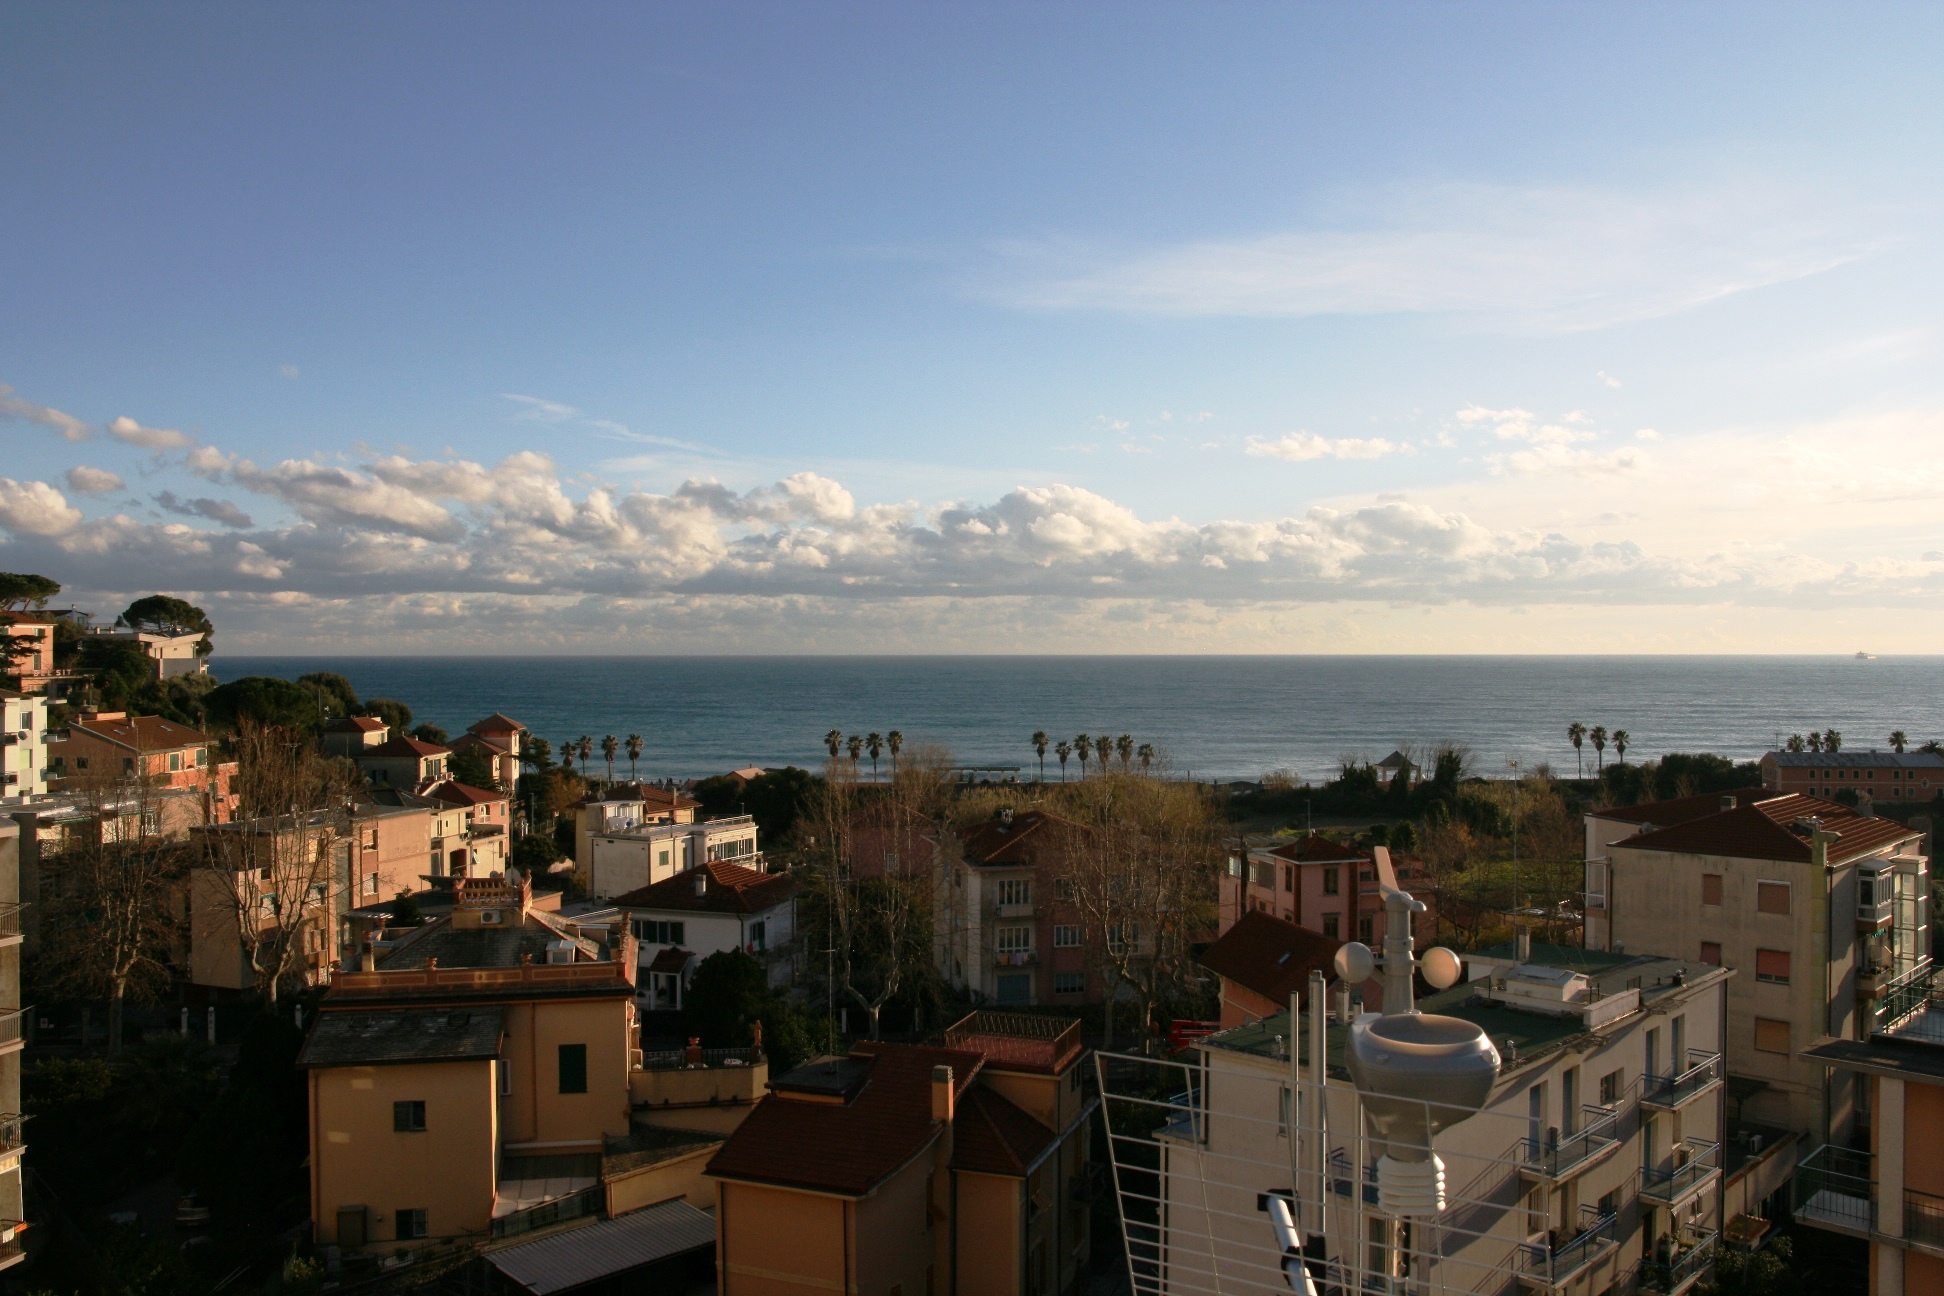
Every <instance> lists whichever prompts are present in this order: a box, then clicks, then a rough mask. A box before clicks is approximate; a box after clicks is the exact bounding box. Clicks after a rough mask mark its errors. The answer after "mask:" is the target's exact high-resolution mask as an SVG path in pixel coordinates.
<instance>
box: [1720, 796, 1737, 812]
mask: <svg viewBox="0 0 1944 1296" xmlns="http://www.w3.org/2000/svg"><path fill="white" fill-rule="evenodd" d="M1721 808H1722V809H1723V810H1733V809H1734V808H1735V798H1734V797H1732V796H1725V797H1723V798H1721Z"/></svg>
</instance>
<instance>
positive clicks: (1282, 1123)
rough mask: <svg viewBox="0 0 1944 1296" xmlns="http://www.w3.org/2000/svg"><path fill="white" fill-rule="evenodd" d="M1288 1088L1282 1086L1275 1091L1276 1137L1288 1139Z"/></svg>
mask: <svg viewBox="0 0 1944 1296" xmlns="http://www.w3.org/2000/svg"><path fill="white" fill-rule="evenodd" d="M1291 1096H1292V1095H1291V1094H1290V1091H1289V1086H1288V1085H1284V1086H1282V1088H1280V1089H1278V1090H1277V1091H1276V1137H1277V1138H1288V1137H1289V1100H1290V1098H1291Z"/></svg>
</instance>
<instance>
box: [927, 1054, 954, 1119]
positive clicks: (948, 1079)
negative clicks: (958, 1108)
mask: <svg viewBox="0 0 1944 1296" xmlns="http://www.w3.org/2000/svg"><path fill="white" fill-rule="evenodd" d="M931 1089H932V1095H931V1098H932V1119H933V1120H935V1121H946V1122H949V1121H950V1120H951V1119H952V1068H950V1067H948V1066H935V1067H933V1068H932V1086H931Z"/></svg>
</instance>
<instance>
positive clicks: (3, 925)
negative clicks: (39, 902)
mask: <svg viewBox="0 0 1944 1296" xmlns="http://www.w3.org/2000/svg"><path fill="white" fill-rule="evenodd" d="M26 907H27V906H26V905H24V904H0V939H5V938H6V937H8V936H18V935H20V911H21V910H23V909H25V908H26Z"/></svg>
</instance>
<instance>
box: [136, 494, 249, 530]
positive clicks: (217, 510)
mask: <svg viewBox="0 0 1944 1296" xmlns="http://www.w3.org/2000/svg"><path fill="white" fill-rule="evenodd" d="M155 502H156V503H157V504H158V505H160V506H161V507H162V508H163V509H164V510H165V511H167V512H170V513H176V514H180V515H181V516H183V517H200V518H208V519H209V520H210V521H212V522H220V523H222V524H223V525H224V526H226V527H234V528H236V529H238V530H248V529H249V528H251V527H253V526H255V525H256V523H254V522H252V521H251V520H250V515H249V514H248V513H245V512H244V511H243V510H242V509H240V508H238V507H236V505H234V504H232V503H230V502H229V501H228V500H219V499H208V498H206V497H205V498H197V499H178V498H176V493H175V492H174V491H158V492H157V493H156V495H155Z"/></svg>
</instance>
